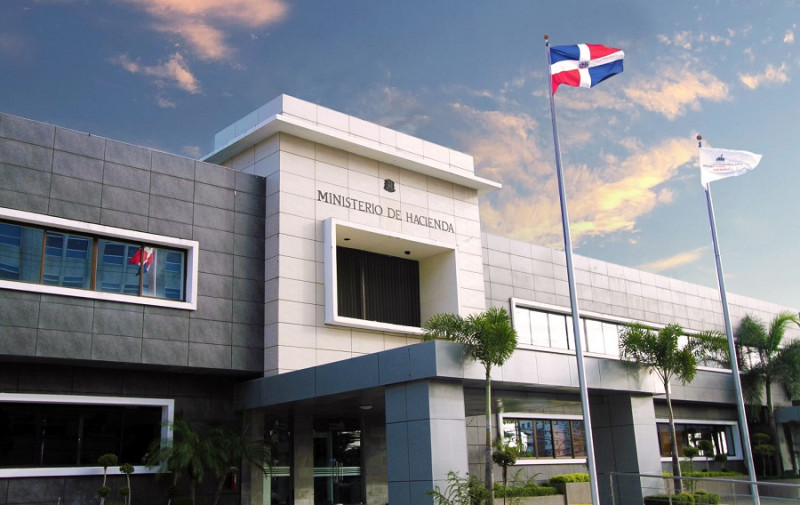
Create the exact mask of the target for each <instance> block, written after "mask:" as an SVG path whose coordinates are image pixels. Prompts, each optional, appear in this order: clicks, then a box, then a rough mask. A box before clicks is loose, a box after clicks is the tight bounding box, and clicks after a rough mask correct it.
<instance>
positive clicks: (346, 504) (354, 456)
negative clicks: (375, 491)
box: [314, 419, 364, 505]
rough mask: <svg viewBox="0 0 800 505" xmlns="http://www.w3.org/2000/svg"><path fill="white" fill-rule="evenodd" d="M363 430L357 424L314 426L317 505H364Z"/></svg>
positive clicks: (324, 422)
mask: <svg viewBox="0 0 800 505" xmlns="http://www.w3.org/2000/svg"><path fill="white" fill-rule="evenodd" d="M363 488H364V486H363V481H362V478H361V430H360V429H359V427H358V425H357V422H355V421H344V420H329V419H325V420H321V419H320V420H316V421H315V422H314V505H359V504H361V503H364V491H363Z"/></svg>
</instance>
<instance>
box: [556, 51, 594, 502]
mask: <svg viewBox="0 0 800 505" xmlns="http://www.w3.org/2000/svg"><path fill="white" fill-rule="evenodd" d="M544 41H545V42H544V46H545V51H546V53H547V69H548V72H550V65H551V61H550V39H549V37H548V36H547V35H545V36H544ZM547 89H548V90H549V93H550V116H551V117H552V120H553V145H554V146H555V151H556V174H557V177H558V197H559V200H560V201H561V227H562V228H563V230H564V252H565V253H566V257H567V283H568V284H569V302H570V305H571V306H572V333H573V337H574V338H575V354H576V356H577V359H578V385H579V387H580V391H581V408H582V410H583V427H584V433H585V437H586V464H587V466H588V470H589V484H590V486H591V490H592V505H599V504H600V497H599V493H598V486H597V469H596V468H595V462H594V440H593V436H592V418H591V415H590V414H589V391H588V389H587V387H586V371H585V370H584V367H583V344H582V339H581V323H580V315H579V311H578V297H577V296H576V290H575V274H574V270H573V267H572V239H571V238H570V233H569V216H568V215H567V196H566V192H565V191H564V175H563V173H562V170H561V147H560V146H559V143H558V127H557V125H556V107H555V100H554V99H553V84H552V80H550V81H548V85H547Z"/></svg>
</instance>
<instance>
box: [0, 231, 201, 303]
mask: <svg viewBox="0 0 800 505" xmlns="http://www.w3.org/2000/svg"><path fill="white" fill-rule="evenodd" d="M0 279H6V280H13V281H21V282H31V283H37V284H46V285H49V286H61V287H66V288H77V289H90V290H95V291H106V292H110V293H124V294H127V295H134V296H151V297H156V298H167V299H170V300H181V301H183V300H184V299H185V280H186V251H182V250H180V249H168V248H164V247H155V246H154V245H153V244H147V243H142V242H124V241H120V240H108V239H105V238H100V237H93V236H89V235H82V234H78V233H70V232H64V231H60V230H52V229H42V228H38V227H32V226H25V225H20V224H16V223H10V222H3V221H0Z"/></svg>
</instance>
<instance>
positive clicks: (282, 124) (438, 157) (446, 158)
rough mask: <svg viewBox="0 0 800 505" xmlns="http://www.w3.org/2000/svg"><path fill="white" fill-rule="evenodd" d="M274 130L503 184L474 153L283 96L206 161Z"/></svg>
mask: <svg viewBox="0 0 800 505" xmlns="http://www.w3.org/2000/svg"><path fill="white" fill-rule="evenodd" d="M276 133H287V134H289V135H294V136H296V137H300V138H302V139H306V140H310V141H312V142H317V143H320V144H324V145H327V146H330V147H334V148H337V149H341V150H343V151H347V152H351V153H354V154H358V155H360V156H364V157H367V158H371V159H375V160H378V161H381V162H384V163H388V164H391V165H395V166H398V167H401V168H405V169H407V170H411V171H413V172H418V173H421V174H424V175H428V176H431V177H435V178H438V179H443V180H446V181H449V182H453V183H456V184H460V185H462V186H466V187H469V188H473V189H476V190H478V193H479V194H483V193H488V192H490V191H494V190H495V189H499V188H500V187H502V186H501V184H499V183H497V182H494V181H490V180H488V179H484V178H482V177H478V176H476V175H475V167H474V164H473V160H472V156H470V155H468V154H464V153H462V152H459V151H454V150H452V149H448V148H446V147H443V146H440V145H438V144H434V143H431V142H427V141H424V140H422V139H419V138H416V137H412V136H410V135H406V134H405V133H401V132H398V131H395V130H391V129H389V128H385V127H383V126H380V125H377V124H375V123H370V122H369V121H364V120H363V119H359V118H356V117H353V116H348V115H347V114H343V113H341V112H337V111H334V110H332V109H328V108H326V107H321V106H319V105H316V104H313V103H310V102H306V101H304V100H300V99H298V98H294V97H292V96H289V95H280V96H278V97H277V98H275V99H273V100H272V101H270V102H269V103H267V104H266V105H264V106H262V107H260V108H258V109H257V110H255V111H253V112H251V113H250V114H248V115H246V116H245V117H243V118H242V119H240V120H239V121H236V122H235V123H233V124H232V125H230V126H228V127H227V128H225V129H224V130H221V131H220V132H218V133H217V134H216V135H215V136H214V151H213V152H211V153H209V154H207V155H206V156H204V157H203V158H201V160H202V161H207V162H210V163H223V162H225V161H226V160H228V159H230V158H232V157H233V156H235V155H237V154H239V153H241V152H242V151H244V150H246V149H248V148H250V147H252V146H254V145H256V144H257V143H259V142H261V141H262V140H265V139H267V138H269V137H271V136H273V135H275V134H276Z"/></svg>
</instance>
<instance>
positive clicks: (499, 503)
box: [494, 494, 566, 505]
mask: <svg viewBox="0 0 800 505" xmlns="http://www.w3.org/2000/svg"><path fill="white" fill-rule="evenodd" d="M507 502H508V500H507ZM494 503H495V505H503V499H502V498H495V499H494ZM565 503H566V502H565V501H564V495H562V494H554V495H552V496H525V497H522V498H519V505H564V504H565Z"/></svg>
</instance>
